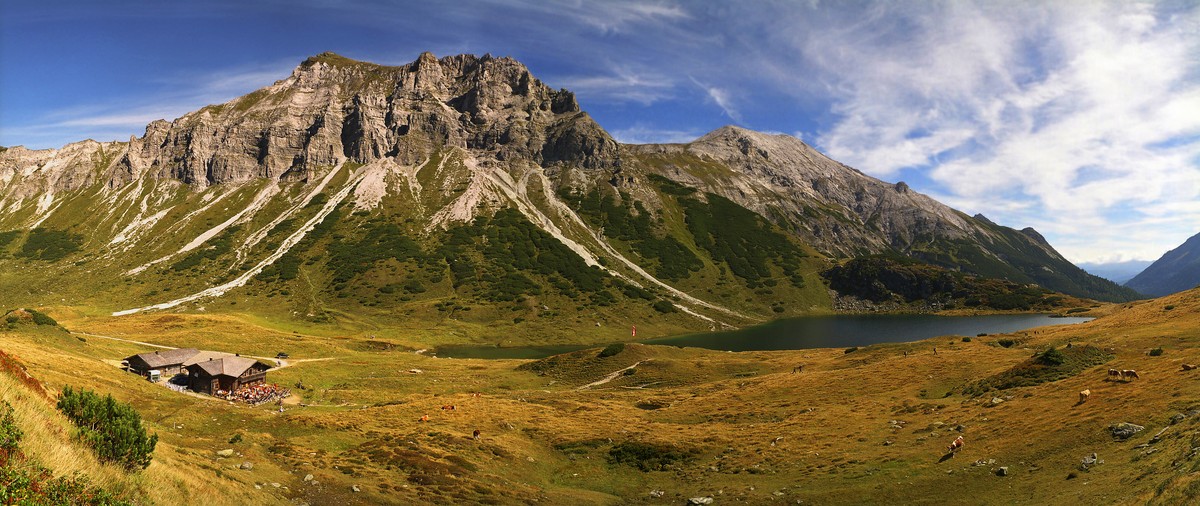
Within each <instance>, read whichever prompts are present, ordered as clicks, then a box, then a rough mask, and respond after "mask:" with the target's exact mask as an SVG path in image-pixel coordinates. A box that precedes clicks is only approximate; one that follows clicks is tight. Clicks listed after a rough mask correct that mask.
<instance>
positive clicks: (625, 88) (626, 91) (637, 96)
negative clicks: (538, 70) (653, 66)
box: [552, 65, 675, 105]
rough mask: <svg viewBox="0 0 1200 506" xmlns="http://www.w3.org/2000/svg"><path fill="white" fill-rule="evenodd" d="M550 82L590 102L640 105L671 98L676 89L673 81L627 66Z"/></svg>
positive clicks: (616, 66)
mask: <svg viewBox="0 0 1200 506" xmlns="http://www.w3.org/2000/svg"><path fill="white" fill-rule="evenodd" d="M552 81H553V82H554V83H555V84H556V85H560V86H562V87H565V88H567V89H569V90H571V91H573V92H575V93H576V94H578V95H579V96H581V97H587V99H589V100H598V101H607V102H636V103H639V104H642V105H650V104H652V103H654V102H657V101H659V100H663V99H666V98H670V97H672V96H673V95H674V89H675V83H674V81H673V80H672V79H670V78H668V77H666V76H663V75H659V74H656V73H653V72H648V71H645V70H642V69H638V70H634V69H633V68H631V66H629V65H614V66H612V67H611V68H610V69H608V72H607V73H605V74H600V75H590V76H567V77H560V78H554V79H552Z"/></svg>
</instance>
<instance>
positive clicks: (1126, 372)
mask: <svg viewBox="0 0 1200 506" xmlns="http://www.w3.org/2000/svg"><path fill="white" fill-rule="evenodd" d="M1121 376H1123V377H1125V379H1126V380H1129V379H1130V378H1133V379H1142V377H1141V376H1138V373H1137V371H1135V370H1133V369H1121Z"/></svg>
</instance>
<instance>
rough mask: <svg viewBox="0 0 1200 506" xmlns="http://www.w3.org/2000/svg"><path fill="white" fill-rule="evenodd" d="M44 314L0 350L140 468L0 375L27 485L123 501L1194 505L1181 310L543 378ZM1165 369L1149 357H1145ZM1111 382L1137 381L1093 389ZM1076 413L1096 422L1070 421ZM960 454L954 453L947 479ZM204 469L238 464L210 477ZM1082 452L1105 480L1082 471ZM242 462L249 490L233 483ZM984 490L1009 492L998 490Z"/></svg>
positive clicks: (665, 350) (1189, 339) (229, 319)
mask: <svg viewBox="0 0 1200 506" xmlns="http://www.w3.org/2000/svg"><path fill="white" fill-rule="evenodd" d="M44 312H46V313H48V314H51V315H52V316H54V317H55V318H57V319H58V320H59V322H60V323H61V324H63V326H64V327H66V328H68V329H70V330H71V332H70V333H68V332H66V331H63V330H61V329H54V330H51V329H49V328H47V327H34V326H31V325H18V326H16V328H14V329H11V330H5V331H0V339H2V342H3V346H2V347H0V348H2V349H3V350H4V351H5V352H6V353H8V354H10V355H12V356H13V357H15V359H16V360H18V361H19V362H20V363H21V364H23V365H24V366H25V367H26V368H27V372H28V373H29V374H30V375H31V376H32V377H33V378H36V379H37V380H38V381H40V382H41V384H43V385H44V386H45V389H46V390H47V392H50V395H51V396H53V395H54V393H56V392H58V391H59V390H61V388H62V386H64V385H72V386H76V387H83V388H88V389H93V390H97V391H98V392H100V393H102V394H105V393H111V394H112V395H113V396H114V397H116V398H118V399H119V400H122V401H126V402H131V403H132V404H133V405H134V406H136V407H137V409H138V410H139V411H140V412H141V413H142V416H143V418H144V420H145V422H146V423H147V425H148V426H149V428H150V430H151V431H152V432H155V433H157V434H159V437H160V441H159V445H158V449H157V451H156V452H155V458H154V461H153V463H152V464H151V466H150V468H148V469H146V470H145V471H142V472H140V473H135V474H132V475H127V474H125V473H123V472H121V471H119V470H117V469H115V468H110V467H107V466H104V465H100V464H98V463H96V462H95V461H94V458H93V457H91V456H90V453H88V452H87V451H86V450H85V449H84V448H83V447H81V446H78V445H72V444H64V442H69V440H70V434H71V429H70V427H69V425H68V424H67V422H66V421H65V420H64V419H62V418H59V417H58V416H57V415H56V414H55V412H54V410H53V407H52V406H53V405H52V401H51V400H50V399H47V398H45V397H41V396H39V395H38V394H36V393H34V392H32V391H31V390H29V389H28V387H26V386H25V385H23V384H21V383H19V382H18V381H15V380H14V379H13V378H12V377H10V375H0V394H2V395H3V398H4V399H5V400H8V401H9V402H12V403H13V404H14V405H15V406H18V407H19V410H18V413H20V414H19V423H20V424H21V425H22V427H24V428H25V429H26V430H27V432H28V433H29V434H30V437H29V438H28V439H32V440H36V441H38V442H37V443H36V446H34V448H35V449H34V450H32V451H31V454H32V455H33V456H34V457H35V458H36V459H37V460H39V461H41V462H43V463H44V465H47V466H48V467H51V468H52V469H55V470H56V472H58V473H62V474H70V473H72V472H74V471H78V470H82V471H83V472H84V473H86V474H87V475H89V476H90V477H92V479H93V481H95V482H96V483H97V484H100V485H102V486H105V487H106V488H108V489H111V490H115V491H117V492H119V493H122V494H125V495H126V496H127V497H132V498H135V499H136V500H139V501H142V502H150V503H155V504H175V503H180V502H181V499H184V500H183V502H189V503H193V502H199V501H204V502H208V503H213V504H236V503H245V501H247V500H250V501H252V502H255V503H261V504H272V503H278V504H283V503H288V502H291V501H296V500H298V501H304V502H308V503H310V504H333V503H339V504H379V503H385V504H410V503H414V502H418V503H424V502H427V503H491V504H518V503H520V504H528V503H531V502H534V501H537V502H540V503H549V504H563V503H577V504H624V503H630V502H633V503H643V502H644V503H652V504H678V503H681V502H682V501H683V500H685V499H686V498H688V497H694V496H713V497H715V498H716V500H717V501H718V502H732V501H737V500H740V501H744V502H749V503H766V502H771V501H782V502H785V503H793V504H794V503H796V502H797V501H802V502H803V503H804V504H831V503H833V504H845V503H881V502H887V503H917V504H924V503H947V502H949V503H963V502H969V503H972V504H1012V503H1034V504H1044V503H1046V502H1074V503H1085V502H1092V503H1097V502H1098V503H1102V504H1112V503H1130V504H1134V503H1136V504H1142V503H1146V502H1152V503H1162V504H1179V503H1184V502H1190V501H1194V500H1195V498H1196V497H1197V496H1200V480H1197V479H1196V476H1200V475H1196V474H1195V472H1196V471H1197V470H1200V459H1197V458H1196V455H1195V453H1194V452H1193V451H1192V448H1193V447H1196V446H1200V444H1197V441H1194V440H1193V434H1194V433H1196V432H1197V425H1196V424H1197V423H1200V415H1196V414H1194V413H1192V410H1194V409H1200V386H1197V382H1196V379H1197V378H1196V377H1195V376H1196V375H1197V374H1200V370H1197V371H1182V370H1181V364H1184V363H1188V364H1193V363H1197V362H1200V350H1197V347H1198V338H1200V291H1191V292H1185V293H1182V294H1178V295H1175V296H1172V297H1168V298H1165V299H1159V300H1154V301H1147V302H1143V303H1135V304H1125V305H1121V306H1117V307H1113V308H1111V309H1108V314H1106V315H1104V316H1103V317H1101V318H1099V319H1097V320H1095V321H1093V322H1091V323H1088V324H1081V325H1072V326H1061V327H1047V328H1042V329H1036V330H1032V331H1026V332H1021V333H1017V334H1012V335H1004V336H984V337H975V338H973V339H972V340H971V341H970V342H964V341H963V340H962V339H961V337H943V338H935V339H930V340H927V341H923V342H918V343H906V344H886V345H875V346H870V347H866V348H860V349H858V350H857V351H854V352H851V353H846V352H845V350H842V349H820V350H801V351H789V352H756V353H725V352H715V351H707V350H699V349H680V348H674V347H662V346H645V345H626V346H625V347H624V349H622V350H620V352H618V353H615V354H612V355H611V356H605V357H601V356H600V351H601V350H600V349H592V350H586V351H582V352H576V353H573V354H567V355H562V356H557V357H551V358H548V359H543V360H540V361H527V360H465V359H440V358H434V357H430V356H428V355H426V354H419V353H415V350H417V349H419V348H423V347H425V346H424V342H423V336H422V335H420V334H406V333H404V332H400V331H392V332H390V333H385V332H379V333H356V334H352V335H335V334H331V333H321V332H317V331H314V329H313V328H289V326H288V325H274V324H270V323H269V322H267V321H264V320H262V319H260V318H254V317H249V316H245V315H242V314H236V313H230V314H210V315H195V314H152V315H135V316H131V317H125V318H110V317H106V316H99V315H95V314H92V313H91V312H89V311H87V310H77V309H72V308H53V307H52V308H44ZM98 336H110V337H114V338H119V339H129V340H135V341H143V342H148V343H154V344H159V345H166V346H195V347H200V348H207V349H215V350H221V351H228V352H236V353H242V354H244V355H258V356H273V355H274V354H275V353H277V352H279V351H286V352H288V353H289V354H290V355H291V358H292V362H291V364H290V365H289V366H288V367H285V368H282V369H278V370H274V371H271V372H270V373H268V380H269V381H271V382H274V383H278V384H280V385H283V386H287V387H289V388H292V390H293V392H294V394H295V395H294V396H293V397H292V398H291V399H289V401H288V404H287V406H286V407H285V411H284V412H283V413H279V412H278V411H277V409H275V408H274V406H264V407H259V408H252V407H247V406H244V405H235V404H229V403H226V402H223V401H217V400H213V399H211V398H204V397H199V396H191V395H184V394H179V393H175V392H172V391H169V390H167V389H165V388H163V387H161V386H158V385H153V384H150V383H148V382H146V381H144V380H142V379H140V378H138V377H137V376H134V375H132V374H128V373H123V372H121V371H120V370H119V369H118V368H117V367H115V366H114V365H113V364H114V363H115V361H119V360H120V359H121V358H122V357H125V356H128V355H130V354H133V353H138V352H142V351H147V350H149V349H151V348H148V347H146V346H143V345H137V344H133V343H129V342H126V341H120V340H114V339H106V338H103V337H98ZM1001 340H1011V341H1013V342H1014V344H1012V345H1011V346H1010V347H1003V346H1000V345H999V344H998V343H999V341H1001ZM1067 343H1071V345H1072V349H1075V348H1076V347H1082V346H1085V345H1091V346H1093V347H1095V348H1097V349H1099V350H1103V352H1102V353H1099V352H1098V353H1097V354H1094V356H1093V355H1089V357H1091V359H1094V360H1095V362H1089V364H1090V363H1095V364H1096V365H1088V366H1086V367H1083V368H1082V369H1079V370H1075V369H1072V370H1071V371H1070V373H1068V374H1066V377H1065V378H1062V379H1057V380H1054V381H1048V382H1043V383H1040V384H1035V385H1032V386H1019V387H1013V388H1007V389H1003V390H991V391H987V392H983V393H978V394H976V395H965V394H964V390H966V389H967V388H968V387H969V386H971V385H972V384H974V383H976V382H978V381H979V380H981V379H987V378H997V377H1000V376H1002V375H1004V374H1012V372H1011V371H1012V370H1014V367H1016V366H1019V365H1021V364H1023V363H1027V362H1028V361H1029V360H1030V359H1031V357H1032V356H1033V355H1034V354H1036V353H1039V352H1042V351H1044V350H1046V349H1048V348H1049V347H1057V348H1059V349H1060V350H1061V349H1062V348H1063V347H1064V346H1065V345H1066V344H1067ZM935 347H936V354H935V353H934V348H935ZM1159 347H1161V348H1163V349H1164V353H1163V354H1162V355H1161V356H1150V355H1149V354H1148V352H1149V351H1150V350H1151V349H1154V348H1159ZM1096 357H1099V358H1096ZM314 359H320V360H314ZM1105 360H1106V361H1105ZM799 365H803V366H804V367H803V370H802V371H799V372H795V373H793V370H794V369H795V368H796V367H797V366H799ZM1114 367H1115V368H1121V369H1136V370H1137V371H1138V372H1139V374H1140V375H1141V379H1140V380H1132V381H1114V380H1110V379H1109V377H1108V375H1107V370H1108V369H1109V368H1114ZM1017 370H1020V368H1017ZM613 373H617V374H613ZM604 380H607V381H604ZM596 382H600V383H598V384H595V383H596ZM589 384H591V386H588V385H589ZM1084 389H1090V390H1091V397H1090V398H1089V400H1088V401H1087V402H1085V403H1078V392H1079V391H1081V390H1084ZM448 405H453V406H455V408H456V409H453V410H443V409H442V407H443V406H448ZM422 416H428V417H429V420H428V421H426V422H422V421H420V418H421V417H422ZM1173 416H1174V417H1175V418H1174V419H1173V418H1172V417H1173ZM45 420H49V421H50V422H49V423H46V422H44V421H45ZM1118 422H1130V423H1134V424H1137V425H1141V426H1144V427H1145V430H1143V431H1141V432H1139V433H1137V434H1136V435H1134V436H1133V437H1131V438H1130V439H1128V440H1126V441H1116V440H1114V438H1113V437H1112V436H1111V434H1110V432H1109V430H1108V427H1109V426H1110V425H1111V424H1114V423H1118ZM1173 422H1174V423H1173ZM1164 429H1165V432H1164V433H1163V434H1162V435H1161V436H1160V437H1159V438H1157V439H1155V438H1154V436H1155V434H1157V433H1158V432H1159V431H1162V430H1164ZM474 430H479V431H480V432H481V438H480V439H479V440H474V439H472V437H471V433H472V431H474ZM235 435H240V436H241V438H240V441H239V442H236V443H230V440H231V438H233V437H234V436H235ZM959 435H962V436H963V437H964V439H965V441H966V446H965V447H964V448H963V449H962V450H961V451H959V452H958V453H957V454H955V455H953V456H952V457H946V456H945V455H946V453H945V447H946V445H948V444H949V443H950V442H951V441H952V440H953V439H954V438H955V437H957V436H959ZM1141 445H1146V446H1141ZM223 449H233V450H234V452H235V454H234V456H233V457H230V458H223V457H218V456H217V454H216V452H217V451H219V450H223ZM1092 453H1095V454H1096V455H1097V456H1098V457H1099V460H1100V461H1102V463H1100V464H1097V465H1093V466H1090V468H1089V469H1088V470H1083V469H1081V466H1080V463H1081V459H1083V458H1085V457H1088V456H1090V455H1091V454H1092ZM243 462H250V463H251V464H252V469H250V470H244V469H239V466H240V465H241V464H242V463H243ZM1001 467H1004V468H1006V469H1007V476H998V475H997V473H998V470H999V469H1000V468H1001ZM310 474H311V475H312V479H311V480H308V481H306V480H305V477H306V475H310ZM273 484H278V485H279V486H278V487H275V486H274V485H273ZM355 487H357V490H358V491H355ZM652 492H653V494H652ZM659 492H661V495H660V494H659Z"/></svg>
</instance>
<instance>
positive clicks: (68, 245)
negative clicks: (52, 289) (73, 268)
mask: <svg viewBox="0 0 1200 506" xmlns="http://www.w3.org/2000/svg"><path fill="white" fill-rule="evenodd" d="M9 240H11V239H9ZM82 244H83V237H81V236H79V235H78V234H72V233H70V232H67V231H65V230H53V229H48V228H42V227H38V228H35V229H33V230H30V231H29V237H26V238H25V244H24V245H22V246H21V251H20V252H18V253H17V256H20V257H24V258H29V259H33V260H45V261H47V262H56V261H58V260H62V259H63V258H65V257H66V256H67V255H70V254H71V253H74V252H76V251H79V246H80V245H82Z"/></svg>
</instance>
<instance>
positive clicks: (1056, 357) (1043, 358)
mask: <svg viewBox="0 0 1200 506" xmlns="http://www.w3.org/2000/svg"><path fill="white" fill-rule="evenodd" d="M1066 360H1067V357H1066V356H1065V355H1063V352H1061V351H1059V350H1058V348H1050V349H1048V350H1046V351H1043V352H1042V354H1041V355H1038V362H1041V363H1043V364H1045V365H1049V366H1055V365H1062V363H1063V362H1065V361H1066Z"/></svg>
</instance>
